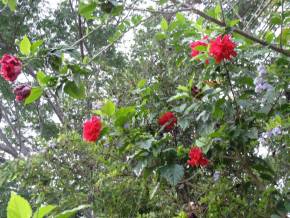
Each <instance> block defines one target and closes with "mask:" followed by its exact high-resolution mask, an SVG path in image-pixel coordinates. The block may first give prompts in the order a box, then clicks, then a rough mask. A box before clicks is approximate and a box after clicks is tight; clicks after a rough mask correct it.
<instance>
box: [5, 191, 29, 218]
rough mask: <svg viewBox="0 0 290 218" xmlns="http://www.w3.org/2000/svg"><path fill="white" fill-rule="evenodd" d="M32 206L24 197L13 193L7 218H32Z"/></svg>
mask: <svg viewBox="0 0 290 218" xmlns="http://www.w3.org/2000/svg"><path fill="white" fill-rule="evenodd" d="M31 216H32V210H31V206H30V204H29V203H28V201H27V200H25V199H24V198H23V197H21V196H19V195H17V194H16V193H14V192H12V193H11V197H10V200H9V202H8V207H7V218H30V217H31Z"/></svg>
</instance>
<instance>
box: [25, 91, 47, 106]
mask: <svg viewBox="0 0 290 218" xmlns="http://www.w3.org/2000/svg"><path fill="white" fill-rule="evenodd" d="M42 92H43V90H42V88H41V87H33V88H32V89H31V92H30V95H29V96H28V97H27V98H26V99H25V105H27V104H31V103H33V102H35V101H36V100H37V99H39V98H40V97H41V95H42Z"/></svg>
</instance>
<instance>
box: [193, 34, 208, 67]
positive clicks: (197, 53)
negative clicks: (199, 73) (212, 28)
mask: <svg viewBox="0 0 290 218" xmlns="http://www.w3.org/2000/svg"><path fill="white" fill-rule="evenodd" d="M207 39H208V36H205V37H203V40H207ZM197 46H205V47H207V46H208V44H207V43H205V42H203V41H195V42H192V43H191V44H190V47H191V57H195V56H197V55H199V54H200V53H204V52H202V51H198V50H197V49H196V47H197ZM205 63H206V64H208V63H209V60H205Z"/></svg>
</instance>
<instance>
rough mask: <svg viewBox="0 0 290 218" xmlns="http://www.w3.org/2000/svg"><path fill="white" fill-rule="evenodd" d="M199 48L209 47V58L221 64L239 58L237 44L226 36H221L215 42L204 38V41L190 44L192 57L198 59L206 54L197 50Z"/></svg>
mask: <svg viewBox="0 0 290 218" xmlns="http://www.w3.org/2000/svg"><path fill="white" fill-rule="evenodd" d="M197 46H206V47H208V46H209V56H211V57H213V58H214V59H215V62H216V63H217V64H219V63H220V62H221V61H223V60H225V59H226V60H231V59H232V58H233V57H236V56H237V52H236V51H235V47H236V44H235V43H234V42H233V41H232V39H231V36H230V35H229V34H226V35H224V36H222V35H219V36H218V37H217V38H216V39H214V40H209V42H208V37H207V36H206V37H204V38H203V41H196V42H192V43H191V44H190V47H191V57H196V56H197V55H199V54H202V53H204V52H202V51H199V50H197ZM205 63H206V64H208V63H209V61H208V60H206V61H205Z"/></svg>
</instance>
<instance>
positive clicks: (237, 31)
mask: <svg viewBox="0 0 290 218" xmlns="http://www.w3.org/2000/svg"><path fill="white" fill-rule="evenodd" d="M171 2H173V3H174V4H179V5H181V6H182V7H184V8H183V9H179V11H192V12H193V13H195V14H197V15H199V16H201V17H203V18H204V19H206V20H208V21H210V22H212V23H215V24H217V25H219V26H221V27H226V24H225V23H224V22H222V21H220V20H218V19H215V18H213V17H211V16H209V15H207V14H206V13H204V12H202V11H200V10H198V9H196V8H192V7H191V6H189V5H187V4H180V3H179V2H177V1H176V0H171ZM232 31H233V32H235V33H237V34H239V35H241V36H244V37H245V38H247V39H250V40H252V41H253V42H256V43H258V44H260V45H263V46H266V47H268V48H270V49H272V50H274V51H276V52H279V53H281V54H284V55H286V56H288V57H290V51H289V50H285V49H282V48H280V47H277V46H276V45H273V44H270V43H268V42H266V41H264V40H261V39H259V38H257V37H255V36H253V35H251V34H248V33H247V32H244V31H243V30H240V29H238V28H232Z"/></svg>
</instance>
